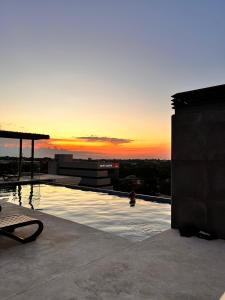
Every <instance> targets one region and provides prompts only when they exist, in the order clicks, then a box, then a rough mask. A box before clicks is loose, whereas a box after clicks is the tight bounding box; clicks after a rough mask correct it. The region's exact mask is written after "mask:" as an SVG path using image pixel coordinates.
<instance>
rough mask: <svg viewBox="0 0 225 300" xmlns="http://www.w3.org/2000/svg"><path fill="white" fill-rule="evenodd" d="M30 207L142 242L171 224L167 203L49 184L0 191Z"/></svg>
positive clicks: (1, 196) (0, 195)
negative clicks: (131, 204) (133, 200)
mask: <svg viewBox="0 0 225 300" xmlns="http://www.w3.org/2000/svg"><path fill="white" fill-rule="evenodd" d="M1 200H5V201H10V202H12V203H16V204H19V205H22V206H25V207H30V208H31V209H41V210H43V211H44V212H46V213H49V214H52V215H55V216H58V217H62V218H65V219H68V220H71V221H74V222H78V223H81V224H85V225H88V226H91V227H94V228H97V229H100V230H104V231H107V232H111V233H114V234H117V235H119V236H122V237H125V238H129V239H131V240H133V241H141V240H144V239H146V238H148V237H150V236H153V235H155V234H157V233H159V232H161V231H164V230H166V229H168V228H169V227H170V205H169V204H161V203H154V202H147V201H144V200H139V199H137V202H136V206H135V207H132V208H131V207H130V205H129V199H128V198H124V197H118V196H114V195H108V194H103V193H97V192H88V191H81V190H73V189H68V188H65V187H57V186H50V185H41V186H40V185H24V186H18V187H14V188H7V189H6V188H5V189H4V190H1V191H0V201H1Z"/></svg>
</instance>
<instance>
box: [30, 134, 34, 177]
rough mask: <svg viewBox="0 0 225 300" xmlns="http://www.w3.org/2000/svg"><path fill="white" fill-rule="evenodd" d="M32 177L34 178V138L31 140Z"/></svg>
mask: <svg viewBox="0 0 225 300" xmlns="http://www.w3.org/2000/svg"><path fill="white" fill-rule="evenodd" d="M30 177H31V179H33V178H34V140H33V139H32V140H31V173H30Z"/></svg>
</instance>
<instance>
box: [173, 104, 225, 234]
mask: <svg viewBox="0 0 225 300" xmlns="http://www.w3.org/2000/svg"><path fill="white" fill-rule="evenodd" d="M187 223H188V224H193V225H195V226H197V227H198V228H199V229H201V230H207V231H209V232H213V233H216V234H217V235H218V236H219V237H220V238H225V104H219V105H213V104H212V105H206V106H204V105H203V106H200V107H191V108H187V109H181V110H176V113H175V115H173V116H172V227H173V228H179V227H180V226H182V225H185V224H187Z"/></svg>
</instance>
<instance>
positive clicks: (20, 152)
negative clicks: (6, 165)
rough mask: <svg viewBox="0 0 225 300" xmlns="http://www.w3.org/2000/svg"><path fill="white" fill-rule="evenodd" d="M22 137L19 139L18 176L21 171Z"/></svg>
mask: <svg viewBox="0 0 225 300" xmlns="http://www.w3.org/2000/svg"><path fill="white" fill-rule="evenodd" d="M22 150H23V139H20V149H19V170H18V174H19V178H20V177H21V173H22V155H23V151H22Z"/></svg>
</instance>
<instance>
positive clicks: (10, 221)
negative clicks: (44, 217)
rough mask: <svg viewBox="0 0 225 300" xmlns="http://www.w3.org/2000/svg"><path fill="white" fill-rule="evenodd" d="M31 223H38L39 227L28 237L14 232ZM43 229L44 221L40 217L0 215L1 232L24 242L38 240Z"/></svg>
mask: <svg viewBox="0 0 225 300" xmlns="http://www.w3.org/2000/svg"><path fill="white" fill-rule="evenodd" d="M0 210H1V206H0ZM29 225H38V228H37V229H36V231H35V232H34V233H33V234H31V235H29V236H28V237H25V238H24V237H20V236H19V235H17V234H15V233H14V230H15V229H17V228H20V227H24V226H29ZM42 230H43V223H42V222H41V221H40V220H38V219H34V218H31V217H28V216H25V215H9V216H4V217H0V234H3V235H5V236H8V237H10V238H12V239H14V240H16V241H18V242H21V243H23V244H24V243H28V242H31V241H34V240H36V238H37V237H38V236H39V234H40V233H41V232H42Z"/></svg>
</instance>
